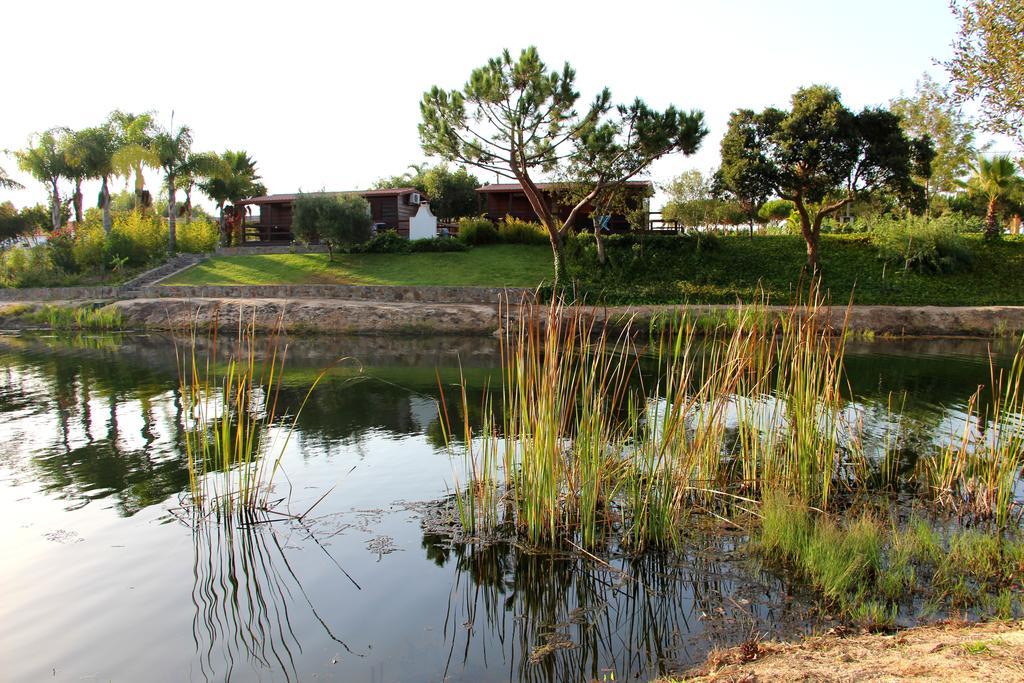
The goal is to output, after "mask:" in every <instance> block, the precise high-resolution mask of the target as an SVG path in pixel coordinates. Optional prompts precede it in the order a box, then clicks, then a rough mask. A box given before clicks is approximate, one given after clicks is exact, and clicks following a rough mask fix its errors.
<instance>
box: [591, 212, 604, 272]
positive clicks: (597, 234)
mask: <svg viewBox="0 0 1024 683" xmlns="http://www.w3.org/2000/svg"><path fill="white" fill-rule="evenodd" d="M594 244H596V245H597V262H598V263H599V264H600V265H602V266H603V265H604V264H605V262H606V258H605V255H604V237H603V236H602V235H601V225H600V223H598V221H594Z"/></svg>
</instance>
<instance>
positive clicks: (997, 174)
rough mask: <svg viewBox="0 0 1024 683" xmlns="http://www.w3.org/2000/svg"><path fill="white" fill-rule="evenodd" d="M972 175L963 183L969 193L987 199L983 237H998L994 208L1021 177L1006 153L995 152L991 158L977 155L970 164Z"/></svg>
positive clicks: (1015, 185)
mask: <svg viewBox="0 0 1024 683" xmlns="http://www.w3.org/2000/svg"><path fill="white" fill-rule="evenodd" d="M971 171H972V172H973V175H972V176H971V177H970V178H968V179H967V182H966V183H965V184H966V186H967V189H968V191H969V192H970V193H972V194H976V195H982V196H984V197H985V198H987V199H988V209H987V211H986V212H985V239H998V238H999V237H1000V236H1001V235H1002V230H1001V229H1000V227H999V220H998V216H997V215H996V209H997V208H998V205H999V202H1000V200H1003V199H1005V198H1006V197H1007V195H1009V194H1010V193H1012V192H1014V191H1015V190H1017V189H1018V188H1019V187H1020V184H1021V182H1022V179H1021V177H1020V176H1019V175H1018V174H1017V168H1016V166H1015V165H1014V163H1013V160H1012V159H1011V158H1010V157H1009V156H1008V155H1002V154H997V155H995V156H993V157H991V158H989V157H985V156H983V155H979V156H978V158H977V159H976V160H975V161H974V163H973V164H972V165H971Z"/></svg>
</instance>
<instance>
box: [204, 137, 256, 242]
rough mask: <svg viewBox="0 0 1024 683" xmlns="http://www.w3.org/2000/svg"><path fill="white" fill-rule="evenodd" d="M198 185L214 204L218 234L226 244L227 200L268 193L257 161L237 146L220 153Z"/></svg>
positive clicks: (231, 200) (235, 202)
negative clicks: (257, 166)
mask: <svg viewBox="0 0 1024 683" xmlns="http://www.w3.org/2000/svg"><path fill="white" fill-rule="evenodd" d="M199 189H201V190H202V191H203V192H205V193H206V195H207V196H208V197H209V198H210V199H212V200H213V201H214V202H216V204H217V213H218V215H219V216H220V234H221V239H222V240H223V242H224V244H225V245H227V244H228V239H229V236H228V235H227V234H226V231H225V229H224V205H225V204H226V203H228V202H230V203H231V204H232V205H236V204H237V203H238V202H240V201H241V200H243V199H246V198H248V197H257V196H259V195H263V194H266V193H267V188H266V187H265V186H264V185H263V183H261V182H260V175H259V173H258V172H257V170H256V162H255V161H253V159H252V157H250V156H249V155H248V154H247V153H245V152H243V151H240V150H238V151H234V150H227V151H226V152H224V153H223V154H221V155H220V161H219V163H218V164H217V165H216V167H215V168H214V169H213V171H212V173H211V174H210V176H209V177H208V178H206V179H205V180H203V181H202V182H200V183H199Z"/></svg>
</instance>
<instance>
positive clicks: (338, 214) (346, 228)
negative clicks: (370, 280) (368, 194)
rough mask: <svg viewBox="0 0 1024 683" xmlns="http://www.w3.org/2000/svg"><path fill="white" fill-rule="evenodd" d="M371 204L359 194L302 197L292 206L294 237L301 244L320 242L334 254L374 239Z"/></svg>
mask: <svg viewBox="0 0 1024 683" xmlns="http://www.w3.org/2000/svg"><path fill="white" fill-rule="evenodd" d="M372 225H373V221H372V219H371V218H370V203H369V202H368V201H366V200H365V199H363V198H362V197H360V196H359V195H357V194H341V195H333V194H327V193H325V192H318V193H311V194H300V195H299V196H298V197H297V198H296V199H295V202H294V203H293V204H292V233H293V234H294V235H295V236H296V237H297V238H298V239H299V240H301V241H303V242H306V243H307V244H308V243H310V242H316V241H319V242H321V243H322V244H324V245H326V246H327V251H328V257H329V258H330V259H331V260H333V259H334V251H335V250H336V249H338V248H341V247H344V246H349V245H353V244H361V243H363V242H365V241H367V240H368V239H370V230H371V228H372Z"/></svg>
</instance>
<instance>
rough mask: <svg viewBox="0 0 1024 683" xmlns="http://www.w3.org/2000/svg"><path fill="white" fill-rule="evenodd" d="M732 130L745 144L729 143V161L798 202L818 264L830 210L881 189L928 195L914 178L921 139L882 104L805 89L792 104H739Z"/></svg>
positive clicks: (813, 264) (811, 256) (811, 260)
mask: <svg viewBox="0 0 1024 683" xmlns="http://www.w3.org/2000/svg"><path fill="white" fill-rule="evenodd" d="M730 136H731V137H734V138H736V139H742V140H744V142H745V143H746V144H743V145H739V144H737V145H729V146H725V145H723V148H722V164H723V166H732V167H740V168H743V169H745V172H749V173H750V174H751V176H752V178H753V179H754V180H755V181H756V182H758V183H763V184H764V185H765V186H766V187H768V188H770V189H771V192H772V194H774V195H775V196H777V197H780V198H782V199H788V200H790V201H792V202H793V204H794V206H795V207H796V211H797V213H798V214H799V216H800V225H801V231H802V233H803V236H804V239H805V241H806V242H807V265H808V267H809V268H811V269H814V270H816V269H817V268H818V265H819V264H818V237H819V235H820V234H821V223H822V221H823V220H824V218H825V217H826V216H829V215H831V214H834V213H836V212H837V211H838V210H839V209H840V208H842V207H844V206H846V205H847V204H849V203H850V202H852V201H854V200H855V199H857V198H858V197H860V196H863V195H865V194H868V193H871V192H874V191H877V190H883V189H884V190H887V191H890V192H893V193H894V194H897V195H899V196H901V197H905V198H907V199H908V200H910V199H913V197H914V195H915V194H921V195H923V190H922V189H921V188H920V187H919V186H917V185H916V184H915V183H914V182H913V180H912V177H911V176H912V171H913V170H914V168H915V160H916V157H917V155H918V154H920V148H921V147H922V146H921V145H915V144H914V142H913V141H912V140H911V139H910V138H909V137H907V135H906V134H905V133H904V132H903V130H902V128H901V127H900V119H899V117H898V116H897V115H896V114H893V113H892V112H890V111H886V110H884V109H878V108H866V109H864V110H863V111H861V112H860V113H854V112H852V111H850V110H849V109H847V108H846V106H844V105H843V103H842V101H841V99H840V96H839V92H838V91H837V90H836V89H834V88H830V87H827V86H822V85H814V86H810V87H806V88H801V89H800V90H798V91H797V92H796V93H795V94H794V95H793V99H792V108H791V109H790V111H783V110H780V109H776V108H772V107H769V108H767V109H765V110H764V111H762V112H760V113H755V112H753V111H750V110H740V111H738V112H736V113H734V114H733V116H732V117H731V118H730V122H729V131H728V132H727V133H726V137H730ZM925 147H926V145H925ZM918 166H920V164H918Z"/></svg>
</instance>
